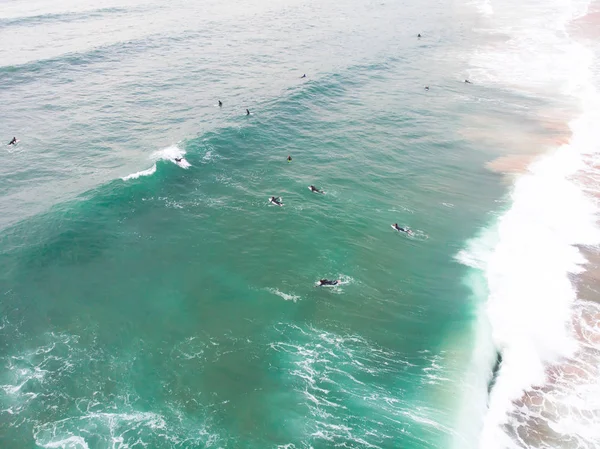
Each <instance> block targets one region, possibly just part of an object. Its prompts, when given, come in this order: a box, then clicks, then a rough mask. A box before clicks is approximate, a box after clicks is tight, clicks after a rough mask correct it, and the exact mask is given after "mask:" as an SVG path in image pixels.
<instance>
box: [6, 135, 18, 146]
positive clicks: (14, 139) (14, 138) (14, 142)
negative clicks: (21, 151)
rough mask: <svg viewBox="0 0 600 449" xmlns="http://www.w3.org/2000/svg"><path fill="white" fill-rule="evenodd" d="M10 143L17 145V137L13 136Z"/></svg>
mask: <svg viewBox="0 0 600 449" xmlns="http://www.w3.org/2000/svg"><path fill="white" fill-rule="evenodd" d="M8 144H9V145H16V144H17V138H16V137H13V138H12V140H11V141H10V142H8Z"/></svg>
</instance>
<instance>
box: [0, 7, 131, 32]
mask: <svg viewBox="0 0 600 449" xmlns="http://www.w3.org/2000/svg"><path fill="white" fill-rule="evenodd" d="M133 11H135V10H132V9H126V8H118V7H111V8H98V9H93V10H89V11H84V12H64V13H49V14H38V15H34V16H21V17H13V18H5V19H2V18H0V28H8V27H14V26H37V25H42V24H44V23H57V22H58V23H72V22H82V21H86V20H88V19H93V18H99V17H105V16H111V15H118V14H126V13H131V12H133Z"/></svg>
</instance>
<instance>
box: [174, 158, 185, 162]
mask: <svg viewBox="0 0 600 449" xmlns="http://www.w3.org/2000/svg"><path fill="white" fill-rule="evenodd" d="M182 160H183V158H182V157H176V158H175V162H177V163H179V162H181V161H182Z"/></svg>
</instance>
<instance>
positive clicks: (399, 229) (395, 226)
mask: <svg viewBox="0 0 600 449" xmlns="http://www.w3.org/2000/svg"><path fill="white" fill-rule="evenodd" d="M392 228H394V229H395V230H396V231H398V232H404V233H406V234H408V235H413V232H412V231H411V230H410V229H409V228H401V227H400V226H398V223H394V224H393V225H392Z"/></svg>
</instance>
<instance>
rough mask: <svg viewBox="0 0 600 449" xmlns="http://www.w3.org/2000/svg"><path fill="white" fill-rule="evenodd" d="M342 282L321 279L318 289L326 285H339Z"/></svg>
mask: <svg viewBox="0 0 600 449" xmlns="http://www.w3.org/2000/svg"><path fill="white" fill-rule="evenodd" d="M340 282H341V281H340V280H339V279H336V280H335V281H330V280H329V279H321V280H319V282H318V283H317V285H316V286H317V287H323V286H324V285H338V284H339V283H340Z"/></svg>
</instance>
